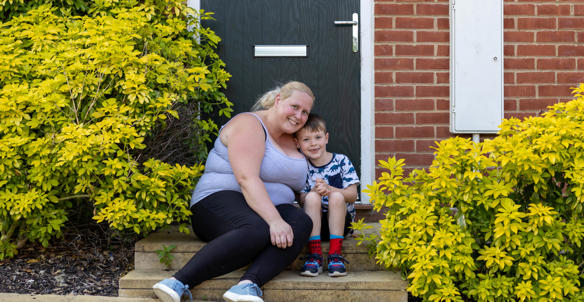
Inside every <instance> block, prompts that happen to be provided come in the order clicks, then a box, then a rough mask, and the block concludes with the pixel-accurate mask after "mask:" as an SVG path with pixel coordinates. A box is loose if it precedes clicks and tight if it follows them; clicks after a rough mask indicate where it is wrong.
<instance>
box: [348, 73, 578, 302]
mask: <svg viewBox="0 0 584 302" xmlns="http://www.w3.org/2000/svg"><path fill="white" fill-rule="evenodd" d="M574 95H575V97H576V99H575V100H572V101H570V102H567V103H559V104H556V105H554V106H551V107H550V108H549V111H548V112H546V113H544V114H543V116H541V117H529V118H526V119H525V120H523V121H520V120H518V119H515V118H512V119H508V120H505V121H504V122H503V123H502V125H501V127H500V129H501V130H500V131H499V134H498V136H497V137H496V138H494V139H490V140H485V141H484V142H482V143H478V144H477V143H473V142H472V141H470V140H468V139H464V138H460V137H456V138H451V139H447V140H444V141H442V142H439V143H438V145H437V147H436V152H435V160H434V161H433V163H432V165H431V167H430V168H429V169H427V170H414V171H413V172H411V173H410V174H409V175H408V176H405V175H404V169H403V166H404V161H403V160H397V159H395V158H389V159H388V160H387V161H380V166H381V167H383V168H385V169H386V171H385V172H382V175H381V177H380V178H379V179H378V180H377V181H376V182H374V183H373V185H370V186H368V193H369V196H370V197H371V200H372V201H373V203H374V206H375V209H377V210H381V209H382V208H384V207H385V208H386V209H387V211H386V213H385V218H384V219H383V220H381V221H380V222H381V230H380V231H379V233H378V234H376V236H372V235H371V234H364V235H363V236H361V240H362V242H367V241H369V242H372V243H373V246H374V248H375V252H374V253H375V257H376V259H377V260H378V262H379V263H381V264H383V265H385V266H386V267H388V268H389V267H397V268H400V269H401V271H402V272H403V273H404V275H405V276H406V277H407V279H408V280H409V288H408V290H409V291H411V293H412V294H413V295H414V296H418V297H422V298H423V299H424V300H426V301H466V300H473V301H532V300H533V301H564V300H566V301H568V300H570V301H584V292H583V291H582V283H583V282H584V273H583V272H584V247H583V243H584V242H583V241H584V209H583V206H584V84H581V85H580V86H579V87H578V88H575V89H574ZM355 225H356V227H357V228H363V224H359V223H357V224H355Z"/></svg>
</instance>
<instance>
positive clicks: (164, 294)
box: [152, 279, 193, 302]
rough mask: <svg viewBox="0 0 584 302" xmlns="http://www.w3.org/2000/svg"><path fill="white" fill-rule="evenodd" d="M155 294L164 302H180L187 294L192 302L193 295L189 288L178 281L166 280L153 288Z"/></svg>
mask: <svg viewBox="0 0 584 302" xmlns="http://www.w3.org/2000/svg"><path fill="white" fill-rule="evenodd" d="M152 289H153V290H154V294H156V296H157V297H158V299H160V300H161V301H163V302H180V298H181V297H182V296H183V295H184V294H185V293H186V294H187V295H188V296H189V298H190V300H191V302H193V295H192V294H191V291H190V290H189V286H188V285H186V284H183V283H182V282H180V281H178V280H176V279H164V280H162V281H160V282H158V283H156V284H154V286H152Z"/></svg>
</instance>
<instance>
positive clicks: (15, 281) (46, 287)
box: [0, 224, 138, 296]
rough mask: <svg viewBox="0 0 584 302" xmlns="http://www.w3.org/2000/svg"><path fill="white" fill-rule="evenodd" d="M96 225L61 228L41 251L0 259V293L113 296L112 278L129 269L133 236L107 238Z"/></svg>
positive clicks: (31, 247)
mask: <svg viewBox="0 0 584 302" xmlns="http://www.w3.org/2000/svg"><path fill="white" fill-rule="evenodd" d="M108 232H109V231H107V230H105V228H103V227H100V226H99V225H95V224H92V225H86V226H76V227H75V228H69V229H67V230H65V232H64V234H63V237H62V238H61V239H57V240H54V241H53V242H52V243H51V245H50V246H49V247H47V248H44V247H42V246H41V245H38V244H34V245H32V244H29V245H27V246H26V247H25V248H23V249H22V250H20V251H19V253H18V255H16V256H15V257H14V258H12V259H5V260H3V261H0V276H2V277H0V292H4V293H21V294H54V295H69V294H73V295H99V296H117V295H118V280H119V278H120V277H121V276H123V275H125V274H126V273H127V272H128V271H130V270H132V268H133V266H134V242H135V241H136V240H137V239H138V238H136V236H132V235H125V236H123V239H120V238H122V237H119V236H117V237H116V236H113V237H112V236H110V233H108Z"/></svg>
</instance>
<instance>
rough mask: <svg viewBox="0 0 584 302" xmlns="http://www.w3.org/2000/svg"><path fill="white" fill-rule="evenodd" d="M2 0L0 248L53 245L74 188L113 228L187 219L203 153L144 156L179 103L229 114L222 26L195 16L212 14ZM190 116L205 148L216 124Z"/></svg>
mask: <svg viewBox="0 0 584 302" xmlns="http://www.w3.org/2000/svg"><path fill="white" fill-rule="evenodd" d="M75 3H77V4H75ZM73 4H74V5H73ZM81 4H83V5H81ZM68 5H73V6H68ZM0 7H1V8H2V10H0V11H2V12H4V19H3V20H4V21H3V22H2V23H0V234H1V240H0V241H1V242H0V259H3V258H5V257H11V256H13V255H14V254H15V253H16V252H17V250H18V248H20V247H22V246H23V245H24V244H25V243H26V242H27V241H38V242H40V243H42V244H43V245H48V244H49V240H50V239H51V238H53V237H55V236H59V235H60V232H61V229H62V227H63V226H64V225H65V223H66V222H67V219H68V218H67V210H68V209H70V208H71V207H73V206H74V205H75V202H80V200H82V202H91V203H92V204H93V207H94V215H93V216H94V217H93V218H94V219H95V220H97V221H98V222H101V221H104V222H107V223H108V224H109V225H110V226H111V227H112V228H115V229H119V230H124V229H129V230H133V231H134V232H136V233H145V232H149V231H152V230H154V229H156V228H158V227H160V226H162V225H165V224H168V223H171V222H179V223H180V224H181V226H182V227H181V229H182V230H183V231H186V228H185V224H186V223H187V222H188V215H189V209H188V200H189V197H190V191H191V190H192V188H193V187H194V185H195V182H196V180H197V178H198V177H199V176H200V174H201V172H202V168H203V167H202V165H201V164H196V163H195V164H193V165H191V166H186V165H180V164H174V165H171V164H167V163H164V162H162V161H160V160H157V159H155V158H148V157H142V158H140V156H141V154H142V153H143V152H144V149H145V148H146V145H145V143H144V141H145V138H146V137H148V135H149V134H151V133H152V131H153V129H159V128H161V127H162V128H163V127H164V124H165V122H166V121H167V120H169V119H176V118H178V113H177V111H176V110H175V109H176V108H177V107H179V106H189V107H190V108H196V110H194V111H195V112H198V114H200V113H202V112H211V111H218V112H219V115H226V116H229V115H230V112H231V105H232V104H231V103H230V102H229V101H228V100H227V99H226V98H225V96H224V95H223V93H222V92H221V91H220V89H221V88H224V87H225V83H226V81H227V80H228V78H229V74H228V73H226V72H225V71H224V69H223V67H224V63H223V62H222V61H221V60H220V59H219V57H218V55H217V54H216V53H215V47H216V45H217V43H218V41H219V37H217V36H216V35H215V34H214V33H213V32H212V31H210V30H209V29H206V28H202V27H201V26H200V25H199V18H201V19H207V18H211V16H210V14H209V13H202V14H200V15H199V14H197V13H196V12H194V11H192V10H191V9H189V8H187V7H186V6H185V4H184V3H183V1H178V0H168V1H162V0H158V1H116V0H101V1H92V2H91V3H89V2H85V1H80V0H63V1H40V0H38V1H18V0H13V1H11V0H6V1H1V2H0ZM193 122H194V123H195V125H194V126H193V127H194V128H195V129H196V131H197V132H196V138H197V140H198V142H197V143H198V146H196V147H197V149H196V150H197V151H195V153H197V154H195V156H197V157H198V158H203V157H204V154H205V153H206V149H205V148H204V144H205V143H206V142H207V141H209V139H210V135H212V134H213V133H214V131H216V129H217V127H216V125H215V124H214V123H213V121H210V120H202V119H194V120H193Z"/></svg>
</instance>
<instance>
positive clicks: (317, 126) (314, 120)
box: [302, 113, 327, 133]
mask: <svg viewBox="0 0 584 302" xmlns="http://www.w3.org/2000/svg"><path fill="white" fill-rule="evenodd" d="M302 129H308V130H310V131H312V132H314V131H320V130H322V131H323V132H324V133H327V131H326V122H325V121H324V119H323V118H322V117H320V115H318V114H314V113H311V114H309V115H308V119H307V120H306V123H305V124H304V126H303V127H302Z"/></svg>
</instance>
